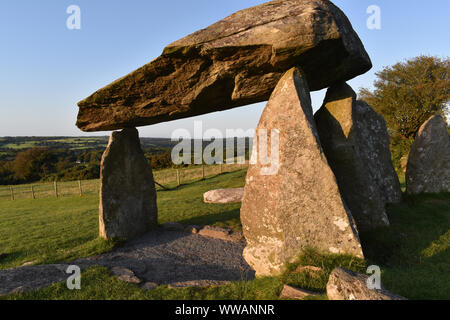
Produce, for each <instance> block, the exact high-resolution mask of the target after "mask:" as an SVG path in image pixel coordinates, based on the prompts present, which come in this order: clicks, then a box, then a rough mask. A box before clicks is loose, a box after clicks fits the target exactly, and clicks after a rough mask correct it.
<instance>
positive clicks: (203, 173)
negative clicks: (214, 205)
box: [202, 164, 205, 180]
mask: <svg viewBox="0 0 450 320" xmlns="http://www.w3.org/2000/svg"><path fill="white" fill-rule="evenodd" d="M202 180H205V166H204V165H203V164H202Z"/></svg>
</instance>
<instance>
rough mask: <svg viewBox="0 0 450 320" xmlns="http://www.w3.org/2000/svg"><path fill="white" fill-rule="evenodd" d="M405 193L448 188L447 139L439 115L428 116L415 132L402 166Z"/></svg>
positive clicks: (449, 157)
mask: <svg viewBox="0 0 450 320" xmlns="http://www.w3.org/2000/svg"><path fill="white" fill-rule="evenodd" d="M406 190H407V192H408V194H419V193H440V192H450V140H449V135H448V131H447V124H446V123H445V120H444V119H443V118H442V116H441V115H435V116H433V117H431V118H430V119H428V121H426V122H425V123H424V124H423V125H422V127H421V128H420V129H419V132H418V133H417V137H416V140H415V141H414V143H413V145H412V147H411V151H410V153H409V159H408V164H407V167H406Z"/></svg>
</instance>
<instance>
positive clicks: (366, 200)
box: [315, 82, 401, 231]
mask: <svg viewBox="0 0 450 320" xmlns="http://www.w3.org/2000/svg"><path fill="white" fill-rule="evenodd" d="M315 120H316V123H317V128H318V132H319V136H320V141H321V143H322V146H323V149H324V151H325V155H326V157H327V159H328V162H329V164H330V166H331V168H332V169H333V172H334V174H335V175H336V178H337V181H338V184H339V188H340V190H341V192H342V194H343V197H344V199H345V202H346V203H347V205H348V206H349V208H350V211H351V212H352V215H353V217H354V218H355V220H356V224H357V225H358V229H359V230H360V231H366V230H371V229H373V228H376V227H380V226H388V225H389V220H388V217H387V214H386V209H385V204H386V203H387V202H396V201H398V200H399V199H401V190H400V183H399V181H398V177H397V175H396V173H395V170H394V167H393V165H392V160H391V152H390V150H389V134H388V132H387V127H386V123H385V122H384V119H383V118H382V117H381V116H380V115H378V114H377V113H376V112H375V111H373V110H372V108H370V107H369V106H368V105H367V104H366V103H364V102H362V101H356V93H355V92H354V91H353V89H352V88H351V87H350V86H349V85H347V84H346V83H344V82H343V83H340V84H337V85H334V86H332V87H330V88H329V89H328V92H327V95H326V97H325V101H324V105H323V106H322V108H321V109H320V110H319V111H318V112H317V113H316V115H315Z"/></svg>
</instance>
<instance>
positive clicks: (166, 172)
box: [0, 164, 246, 202]
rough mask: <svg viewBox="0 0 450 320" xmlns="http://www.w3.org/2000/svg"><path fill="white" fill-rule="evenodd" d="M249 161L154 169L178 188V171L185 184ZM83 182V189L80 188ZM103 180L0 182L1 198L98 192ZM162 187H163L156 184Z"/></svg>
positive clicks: (168, 184)
mask: <svg viewBox="0 0 450 320" xmlns="http://www.w3.org/2000/svg"><path fill="white" fill-rule="evenodd" d="M243 166H244V167H245V166H246V165H240V164H230V165H222V166H221V165H205V166H204V168H202V166H200V165H192V166H189V167H187V168H180V169H178V170H177V169H173V168H170V169H163V170H155V171H154V172H153V175H154V178H155V181H156V182H158V183H159V184H162V185H163V187H167V188H175V187H177V186H178V177H177V171H178V175H179V179H180V183H181V184H186V183H192V182H195V181H198V180H201V179H202V177H203V170H204V175H205V178H211V177H214V176H217V175H218V174H220V173H226V172H233V171H236V170H240V169H241V168H242V167H243ZM80 186H81V190H80ZM99 187H100V180H99V179H95V180H82V181H64V182H57V187H56V189H55V185H54V182H38V183H30V184H21V185H14V186H0V202H1V201H10V200H18V199H40V198H48V197H54V198H55V197H56V196H57V195H58V197H66V196H74V195H80V194H82V195H96V194H98V192H99ZM156 188H157V189H158V190H162V189H163V188H162V187H160V186H158V185H157V186H156Z"/></svg>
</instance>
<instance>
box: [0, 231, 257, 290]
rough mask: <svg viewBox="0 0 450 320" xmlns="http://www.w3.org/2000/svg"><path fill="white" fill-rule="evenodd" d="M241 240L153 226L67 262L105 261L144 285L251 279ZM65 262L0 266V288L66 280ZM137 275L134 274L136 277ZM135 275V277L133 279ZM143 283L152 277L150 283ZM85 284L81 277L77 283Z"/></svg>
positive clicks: (82, 264) (91, 263)
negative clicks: (109, 247)
mask: <svg viewBox="0 0 450 320" xmlns="http://www.w3.org/2000/svg"><path fill="white" fill-rule="evenodd" d="M244 247H245V241H240V242H233V241H225V240H220V239H214V238H210V237H203V236H200V235H198V234H190V233H186V232H178V231H154V232H151V233H149V234H146V235H144V236H142V237H140V238H138V239H135V240H133V241H130V242H128V243H126V244H125V245H124V246H123V247H121V248H119V249H117V250H115V251H113V252H110V253H105V254H102V255H99V256H94V257H90V258H84V259H78V260H76V261H73V262H70V265H78V266H79V267H80V268H81V269H82V270H85V269H86V268H88V267H91V266H104V267H108V268H109V269H111V270H112V274H114V273H115V274H116V275H117V276H119V277H121V276H122V278H123V280H127V279H128V278H129V279H131V280H132V281H129V282H132V283H133V282H134V283H136V284H137V283H141V284H142V287H143V288H144V289H146V288H147V287H148V289H151V288H154V287H155V284H159V285H172V286H173V287H186V286H189V285H190V284H192V285H193V286H199V285H200V286H204V285H219V284H226V283H228V282H229V281H241V280H251V279H254V277H255V274H254V271H253V270H252V269H251V268H250V267H249V266H248V264H247V263H246V262H245V261H244V259H243V258H242V252H243V250H244ZM68 266H69V264H61V265H42V266H28V267H20V268H15V269H9V270H0V284H1V285H0V294H3V295H4V294H8V293H13V291H14V290H16V291H15V292H23V291H29V290H33V289H36V288H43V287H47V286H49V285H51V284H52V283H55V282H61V281H66V280H67V278H68V277H69V276H70V274H66V273H65V270H67V267H68ZM134 277H135V278H134ZM133 279H134V280H133ZM147 283H150V284H149V285H148V286H147V285H146V284H147ZM81 285H83V283H82V284H81Z"/></svg>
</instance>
